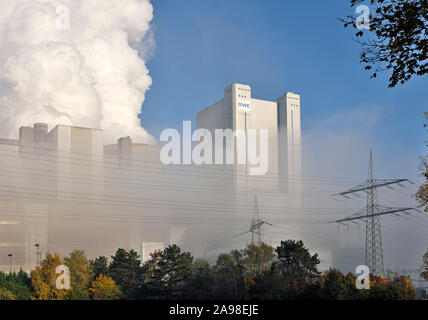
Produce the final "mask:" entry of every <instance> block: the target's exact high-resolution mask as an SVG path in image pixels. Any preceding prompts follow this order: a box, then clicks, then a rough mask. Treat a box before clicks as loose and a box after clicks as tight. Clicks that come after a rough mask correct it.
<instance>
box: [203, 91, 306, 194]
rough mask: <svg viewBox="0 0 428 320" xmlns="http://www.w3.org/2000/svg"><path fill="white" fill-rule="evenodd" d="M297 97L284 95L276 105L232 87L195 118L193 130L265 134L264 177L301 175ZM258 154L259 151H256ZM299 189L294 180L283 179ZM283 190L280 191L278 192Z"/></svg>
mask: <svg viewBox="0 0 428 320" xmlns="http://www.w3.org/2000/svg"><path fill="white" fill-rule="evenodd" d="M300 122H301V117H300V95H298V94H295V93H292V92H287V93H285V94H284V95H283V96H281V97H280V98H278V99H277V101H268V100H261V99H256V98H254V97H252V95H251V87H250V86H249V85H245V84H239V83H233V84H231V85H228V86H227V87H226V88H225V89H224V97H223V98H222V99H220V100H219V101H217V102H215V103H213V104H212V105H210V106H208V107H206V108H204V109H203V110H202V111H200V112H198V114H197V127H198V128H205V129H209V130H210V131H212V132H214V130H215V129H223V130H224V129H232V130H234V131H235V130H239V129H242V130H245V131H247V130H250V129H256V130H257V131H259V130H261V129H267V130H268V132H269V169H268V175H274V176H278V175H279V176H284V177H285V176H293V177H295V178H297V177H298V176H300V175H301V124H300ZM258 151H259V150H258ZM285 181H290V183H292V184H293V186H291V185H290V186H289V187H293V188H295V189H296V188H297V190H298V189H299V186H298V184H299V183H298V179H287V180H285V179H284V182H285ZM282 189H283V188H282Z"/></svg>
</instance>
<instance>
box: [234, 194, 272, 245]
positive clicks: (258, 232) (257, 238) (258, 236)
mask: <svg viewBox="0 0 428 320" xmlns="http://www.w3.org/2000/svg"><path fill="white" fill-rule="evenodd" d="M264 224H267V225H270V226H273V224H271V223H269V222H266V221H262V220H261V219H260V216H259V204H258V202H257V196H255V197H254V206H253V218H252V219H251V225H250V229H249V230H248V231H245V232H242V233H240V234H237V235H236V237H238V236H240V235H243V234H246V233H248V232H251V244H256V245H260V244H261V243H262V226H263V225H264Z"/></svg>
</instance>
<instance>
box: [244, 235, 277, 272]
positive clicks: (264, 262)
mask: <svg viewBox="0 0 428 320" xmlns="http://www.w3.org/2000/svg"><path fill="white" fill-rule="evenodd" d="M274 258H275V252H274V249H273V248H272V247H271V246H269V245H267V244H265V243H262V244H260V246H257V245H256V244H253V243H252V244H249V245H248V246H247V248H245V249H244V260H243V261H244V264H245V266H246V269H247V271H248V273H249V275H250V276H251V277H255V276H257V275H261V274H262V273H263V271H266V270H268V269H269V267H270V265H271V263H272V261H273V259H274Z"/></svg>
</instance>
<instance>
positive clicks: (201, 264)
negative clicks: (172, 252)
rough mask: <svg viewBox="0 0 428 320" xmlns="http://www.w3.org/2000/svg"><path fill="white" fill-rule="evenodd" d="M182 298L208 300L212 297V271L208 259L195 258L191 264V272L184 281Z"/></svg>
mask: <svg viewBox="0 0 428 320" xmlns="http://www.w3.org/2000/svg"><path fill="white" fill-rule="evenodd" d="M184 286H185V288H184V289H183V292H184V296H183V297H184V298H186V299H196V300H208V299H210V298H212V297H213V287H214V272H213V269H212V268H211V266H210V264H209V263H208V261H206V260H204V259H201V258H199V259H196V260H195V261H194V262H193V265H192V274H191V276H190V278H189V279H188V280H187V281H185V284H184Z"/></svg>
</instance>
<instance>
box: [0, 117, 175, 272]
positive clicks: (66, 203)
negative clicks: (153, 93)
mask: <svg viewBox="0 0 428 320" xmlns="http://www.w3.org/2000/svg"><path fill="white" fill-rule="evenodd" d="M147 163H150V165H147V166H146V164H147ZM160 176H162V168H161V165H160V163H159V148H158V147H156V146H151V145H145V144H137V143H132V140H131V138H130V137H124V138H120V139H119V140H118V144H113V145H106V146H105V145H103V132H102V130H99V129H91V128H80V127H73V126H65V125H58V126H56V127H55V128H53V129H52V130H50V131H49V130H48V126H47V125H46V124H43V123H36V124H35V125H34V127H21V128H20V130H19V139H17V140H13V139H0V271H1V270H2V271H8V270H9V268H12V269H13V270H19V269H20V268H23V269H24V270H26V271H29V270H31V269H32V268H34V266H36V265H37V264H39V263H40V261H41V260H42V259H43V257H44V255H45V253H47V252H51V253H53V252H57V253H59V254H61V255H63V256H64V255H67V254H69V253H70V252H71V251H72V250H75V249H83V250H85V251H86V252H87V254H88V255H89V256H90V257H96V256H98V255H105V256H110V255H112V254H114V252H115V250H116V249H117V248H125V249H134V250H135V251H137V252H138V253H139V254H140V256H141V257H144V258H145V259H147V258H148V257H149V252H152V251H153V250H154V249H162V247H163V244H168V243H169V242H170V240H171V239H170V236H171V234H173V231H174V230H173V231H172V233H171V228H172V227H171V226H170V225H168V223H166V224H165V225H163V226H160V225H157V229H154V228H153V227H152V226H151V225H150V224H148V223H144V222H146V221H147V220H145V219H143V217H142V213H144V212H145V210H144V209H143V208H144V207H145V204H144V203H143V201H141V200H140V197H141V193H142V192H144V194H145V196H147V197H152V196H154V194H155V193H156V192H155V191H152V192H150V191H145V190H144V191H143V188H144V187H145V186H142V187H140V188H136V186H137V184H138V183H140V182H144V181H147V180H153V179H156V180H157V181H158V180H159V177H160ZM126 199H129V200H126ZM151 212H152V213H153V214H154V215H159V216H162V215H165V214H167V213H166V211H165V210H163V209H162V208H154V209H152V211H151ZM172 236H174V235H172ZM173 240H175V239H173ZM149 250H150V251H149Z"/></svg>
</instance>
